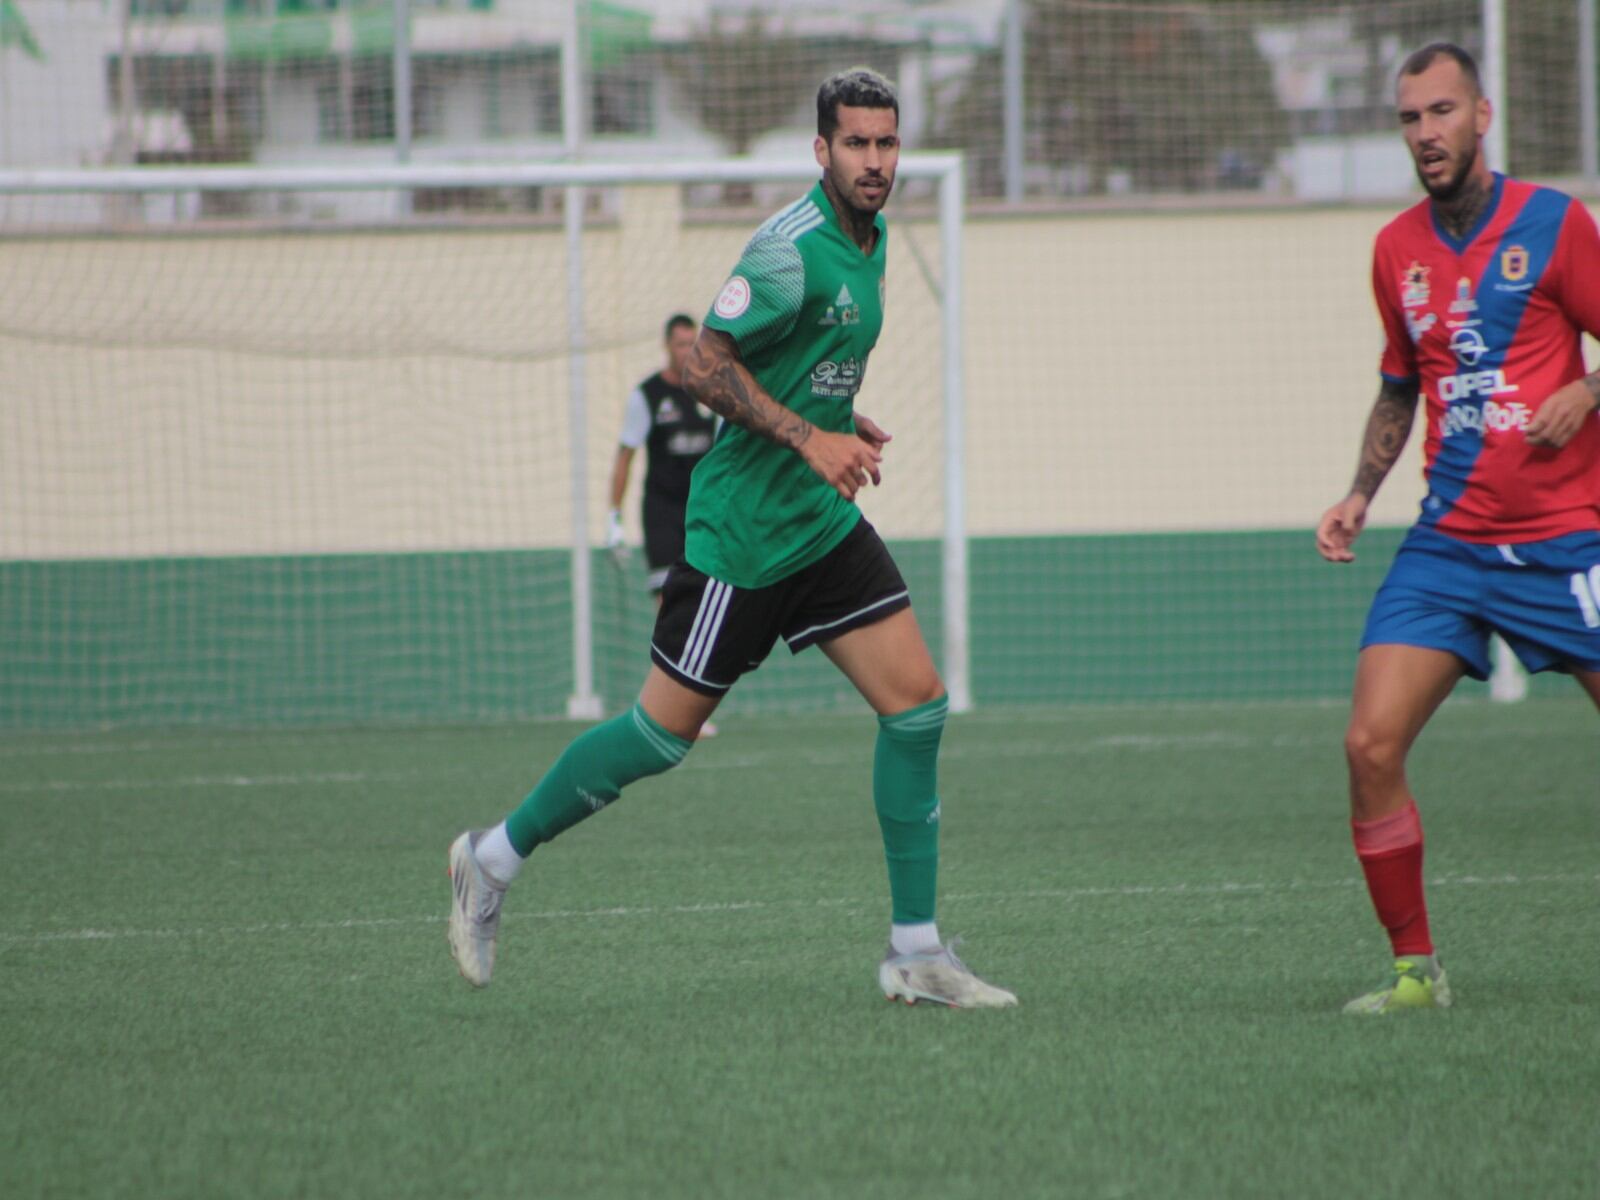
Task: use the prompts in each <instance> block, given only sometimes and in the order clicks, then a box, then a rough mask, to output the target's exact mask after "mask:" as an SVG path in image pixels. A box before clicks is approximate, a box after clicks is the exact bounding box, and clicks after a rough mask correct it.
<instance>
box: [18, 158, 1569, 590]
mask: <svg viewBox="0 0 1600 1200" xmlns="http://www.w3.org/2000/svg"><path fill="white" fill-rule="evenodd" d="M674 197H675V193H674V192H673V191H672V190H671V189H638V190H632V191H629V192H627V193H626V203H627V211H626V214H625V217H624V219H623V220H622V221H620V222H618V223H615V224H613V225H608V226H606V227H604V228H601V229H597V230H595V231H594V232H591V233H590V234H589V235H587V237H586V239H585V254H586V257H587V259H588V263H589V273H588V278H587V294H586V300H587V312H588V337H589V341H590V346H591V354H590V360H589V370H588V376H587V377H588V381H589V389H590V390H589V397H590V419H589V427H588V437H589V454H588V464H589V473H590V487H589V503H588V511H589V513H590V515H591V528H592V529H594V530H596V531H598V527H599V520H600V514H601V513H602V512H603V510H604V507H605V502H604V489H605V477H606V473H607V469H608V466H609V461H610V457H611V454H612V449H613V445H614V439H615V435H616V430H617V427H618V424H619V420H620V414H621V406H622V399H623V397H624V395H625V394H626V392H627V390H628V388H629V387H630V386H631V385H632V384H633V383H634V382H636V381H637V379H638V378H640V377H642V376H643V375H644V374H647V373H648V372H649V371H650V370H652V369H654V367H655V365H656V364H657V362H658V360H659V354H660V348H659V333H660V325H661V322H662V320H663V319H664V317H665V316H666V315H667V313H669V312H671V311H672V310H674V309H679V308H682V309H686V310H688V311H690V312H691V313H694V314H696V315H698V314H699V313H700V312H702V311H703V310H704V308H705V306H706V304H707V302H708V300H709V298H710V297H711V296H712V295H713V294H714V292H715V290H716V288H717V287H718V285H719V284H720V282H721V280H722V278H723V277H724V275H725V273H726V272H727V270H728V268H729V267H730V266H731V265H732V263H733V262H734V260H735V259H736V257H737V255H738V251H739V248H740V246H741V244H742V242H743V240H744V238H745V237H746V236H747V235H748V232H749V229H748V227H747V226H731V225H694V224H690V225H683V224H682V223H681V222H680V220H679V217H678V213H677V211H676V208H675V200H674ZM1389 215H1390V213H1389V212H1388V211H1387V210H1381V211H1380V210H1364V209H1334V210H1327V211H1306V210H1298V211H1263V212H1230V213H1209V214H1208V213H1192V212H1184V213H1159V214H1155V213H1152V214H1141V215H1077V216H1049V217H1036V218H987V219H973V220H971V221H970V222H969V224H968V227H967V255H966V264H965V266H966V275H967V287H966V295H965V296H964V297H963V301H964V304H963V316H964V323H965V324H964V327H965V331H966V338H965V349H966V363H967V369H966V381H967V417H968V471H967V479H968V495H969V501H970V503H969V510H968V511H969V525H970V528H971V530H972V532H973V533H975V534H979V535H982V534H996V533H1053V532H1067V531H1126V530H1158V529H1213V528H1263V527H1304V526H1309V525H1311V524H1312V523H1313V522H1314V521H1315V519H1316V516H1317V515H1318V514H1319V513H1320V512H1321V510H1322V509H1323V508H1324V507H1325V506H1326V505H1327V504H1329V503H1331V502H1332V501H1333V500H1335V499H1337V498H1338V497H1339V495H1340V494H1341V493H1342V491H1343V489H1344V487H1345V485H1346V484H1347V483H1348V480H1349V476H1350V473H1351V470H1352V467H1353V465H1354V460H1355V454H1356V448H1357V444H1358V440H1359V437H1360V433H1361V428H1362V423H1363V421H1364V418H1365V414H1366V411H1367V409H1368V408H1369V406H1370V404H1371V402H1372V398H1373V396H1374V395H1375V393H1376V387H1377V374H1376V367H1377V354H1378V349H1379V345H1380V335H1379V332H1378V326H1377V321H1376V319H1375V317H1374V315H1373V312H1372V305H1371V300H1370V298H1369V295H1368V283H1367V279H1368V255H1369V251H1370V246H1371V241H1372V237H1373V235H1374V234H1375V233H1376V231H1377V229H1378V228H1379V227H1380V226H1381V225H1382V223H1383V222H1384V221H1385V220H1386V219H1387V218H1388V216H1389ZM914 250H920V251H921V258H922V260H923V262H924V263H925V264H926V266H927V268H929V269H930V270H931V271H932V272H933V273H934V274H937V270H938V234H937V230H936V228H935V227H934V226H932V225H931V224H926V223H912V222H902V223H898V224H896V225H895V226H894V228H893V232H892V241H891V256H890V268H889V306H888V321H887V326H886V329H885V332H884V337H883V340H882V341H881V342H880V345H879V349H878V350H877V352H875V354H874V356H873V360H872V364H871V369H870V370H869V372H868V376H867V381H866V385H865V388H864V389H863V392H862V394H861V396H860V398H859V400H858V405H859V407H860V409H861V410H862V411H864V412H867V413H869V414H871V415H872V416H874V417H875V418H876V419H878V420H879V422H880V423H881V424H883V425H885V426H886V427H887V428H889V429H890V431H891V432H893V433H894V434H895V435H896V440H895V442H894V444H893V445H892V446H891V448H890V451H889V456H888V460H887V472H886V479H885V486H884V488H883V489H881V491H878V492H876V493H874V494H872V495H870V496H868V497H867V499H866V501H865V502H864V503H865V507H866V508H867V509H868V511H869V513H870V514H871V515H872V516H873V518H874V520H876V521H877V522H878V523H879V524H880V526H881V527H882V528H883V529H884V530H885V531H886V532H888V533H890V534H898V535H926V534H932V533H935V532H937V530H938V528H939V525H940V512H941V508H942V503H943V499H942V490H941V485H940V483H939V464H940V461H941V457H942V453H943V444H942V435H941V427H940V423H941V400H940V378H941V364H942V346H941V332H940V328H939V320H938V308H937V304H936V302H935V299H934V296H933V293H932V291H931V289H930V286H929V283H928V281H927V279H926V278H925V276H924V270H923V266H922V265H920V264H919V260H918V256H917V254H915V253H914V252H913V251H914ZM562 251H563V243H562V237H561V234H560V232H559V231H547V230H539V231H528V230H499V231H471V232H463V231H439V232H415V233H403V234H401V233H390V234H379V233H367V234H313V235H299V236H290V235H285V234H257V235H238V236H219V237H209V238H204V239H201V238H189V237H183V238H160V237H151V238H117V239H111V238H65V239H52V240H21V241H13V242H9V243H0V512H3V514H4V517H3V519H0V557H8V558H16V557H77V556H103V555H152V554H154V555H160V554H214V553H290V552H339V551H353V550H409V549H427V548H445V547H507V546H529V545H560V544H564V543H565V542H566V541H567V537H568V529H569V528H570V507H569V487H570V484H569V477H568V472H567V468H566V464H567V462H568V456H567V449H566V448H567V443H568V431H567V405H568V394H569V391H568V366H569V363H568V359H567V357H566V354H565V349H564V347H565V343H566V327H565V324H566V319H565V311H566V299H565V296H566V293H565V288H566V281H565V274H564V268H563V265H562V263H563V258H562ZM1591 349H1592V347H1591ZM1414 442H1420V438H1414ZM1416 448H1417V447H1416V445H1413V446H1412V447H1411V448H1410V450H1409V451H1408V459H1407V461H1405V462H1404V463H1403V464H1402V465H1401V466H1400V467H1398V468H1397V469H1396V472H1395V475H1394V477H1393V478H1392V479H1391V481H1390V483H1389V486H1388V487H1387V488H1386V490H1385V492H1384V494H1383V495H1382V496H1381V497H1380V501H1379V504H1378V507H1377V510H1376V512H1375V515H1374V520H1375V521H1377V522H1384V523H1403V522H1406V521H1408V520H1409V519H1410V517H1411V514H1412V512H1413V510H1414V507H1415V504H1416V501H1417V499H1418V497H1419V495H1420V490H1421V488H1420V480H1419V476H1418V464H1417V455H1416ZM637 486H638V485H637V482H635V485H634V487H635V490H634V492H633V493H632V495H633V496H636V495H637ZM631 507H633V505H632V503H631V498H630V508H631Z"/></svg>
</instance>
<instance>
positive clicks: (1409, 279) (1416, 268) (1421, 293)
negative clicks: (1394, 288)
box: [1400, 259, 1433, 308]
mask: <svg viewBox="0 0 1600 1200" xmlns="http://www.w3.org/2000/svg"><path fill="white" fill-rule="evenodd" d="M1429 270H1430V268H1428V267H1425V266H1423V265H1422V264H1421V263H1419V262H1418V261H1417V260H1416V259H1412V260H1411V265H1410V266H1409V267H1407V268H1406V269H1405V270H1404V271H1402V272H1401V273H1400V304H1401V306H1402V307H1403V308H1421V307H1422V306H1423V305H1424V304H1426V303H1427V302H1428V300H1429V299H1430V298H1431V297H1432V295H1433V292H1432V291H1431V290H1430V289H1429V287H1428V271H1429Z"/></svg>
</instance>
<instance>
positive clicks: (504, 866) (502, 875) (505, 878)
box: [472, 821, 524, 883]
mask: <svg viewBox="0 0 1600 1200" xmlns="http://www.w3.org/2000/svg"><path fill="white" fill-rule="evenodd" d="M472 854H473V857H475V858H476V859H477V860H478V865H479V866H480V867H482V868H483V869H484V870H485V871H487V872H488V873H489V874H490V875H492V876H493V877H494V878H495V879H497V880H498V881H499V882H501V883H510V882H511V881H512V880H513V879H515V878H516V877H517V872H518V871H520V870H522V864H523V861H524V860H523V857H522V855H520V854H518V853H517V848H516V847H515V846H513V845H512V844H511V838H510V837H509V836H508V835H507V834H506V823H505V822H504V821H501V822H500V824H498V825H496V826H495V827H494V828H493V829H491V830H489V832H488V833H486V834H484V835H483V836H482V837H481V838H479V839H478V844H477V845H476V846H474V847H473V848H472Z"/></svg>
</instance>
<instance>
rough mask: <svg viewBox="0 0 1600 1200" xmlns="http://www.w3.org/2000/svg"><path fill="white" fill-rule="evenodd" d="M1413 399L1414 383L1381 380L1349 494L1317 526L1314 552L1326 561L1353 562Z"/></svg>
mask: <svg viewBox="0 0 1600 1200" xmlns="http://www.w3.org/2000/svg"><path fill="white" fill-rule="evenodd" d="M1417 396H1418V388H1417V384H1416V382H1415V381H1412V382H1410V383H1392V382H1390V381H1389V380H1387V379H1385V380H1384V381H1383V386H1382V387H1381V388H1380V389H1378V399H1377V401H1376V403H1374V404H1373V406H1372V415H1371V416H1369V417H1368V418H1367V432H1366V435H1365V436H1364V437H1363V438H1362V440H1361V461H1360V463H1359V464H1358V465H1357V466H1356V477H1355V479H1354V481H1352V483H1351V484H1350V494H1349V495H1348V496H1346V497H1345V498H1344V499H1343V500H1341V501H1339V503H1337V504H1335V505H1334V506H1333V507H1332V508H1330V509H1329V510H1328V511H1327V512H1325V513H1323V514H1322V520H1321V521H1319V522H1318V523H1317V553H1319V554H1321V555H1322V557H1323V558H1325V559H1327V560H1328V561H1329V562H1352V561H1354V559H1355V555H1354V554H1352V553H1351V551H1350V545H1351V543H1352V542H1354V541H1355V540H1356V538H1358V537H1360V536H1361V529H1362V527H1363V526H1364V525H1365V524H1366V521H1367V505H1368V504H1370V503H1371V501H1372V497H1373V496H1375V495H1377V492H1378V488H1379V486H1380V485H1381V484H1382V483H1383V481H1384V479H1385V478H1387V477H1388V474H1389V471H1390V469H1391V468H1393V466H1394V464H1395V462H1396V461H1398V459H1399V458H1400V452H1401V451H1402V450H1404V449H1405V447H1406V438H1407V437H1409V436H1410V434H1411V425H1412V422H1413V421H1414V420H1415V419H1416V415H1417Z"/></svg>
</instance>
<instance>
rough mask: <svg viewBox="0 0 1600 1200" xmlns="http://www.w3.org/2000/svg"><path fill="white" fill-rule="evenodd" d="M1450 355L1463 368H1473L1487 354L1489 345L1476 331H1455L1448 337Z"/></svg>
mask: <svg viewBox="0 0 1600 1200" xmlns="http://www.w3.org/2000/svg"><path fill="white" fill-rule="evenodd" d="M1450 353H1451V354H1454V355H1455V356H1456V361H1458V362H1459V363H1460V364H1461V365H1462V366H1463V367H1475V366H1477V365H1478V360H1479V359H1481V358H1482V357H1483V356H1484V355H1485V354H1487V353H1489V343H1488V342H1486V341H1484V340H1483V334H1481V333H1479V332H1478V331H1477V330H1476V329H1470V328H1462V329H1457V330H1456V331H1455V332H1454V333H1452V334H1451V335H1450Z"/></svg>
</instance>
